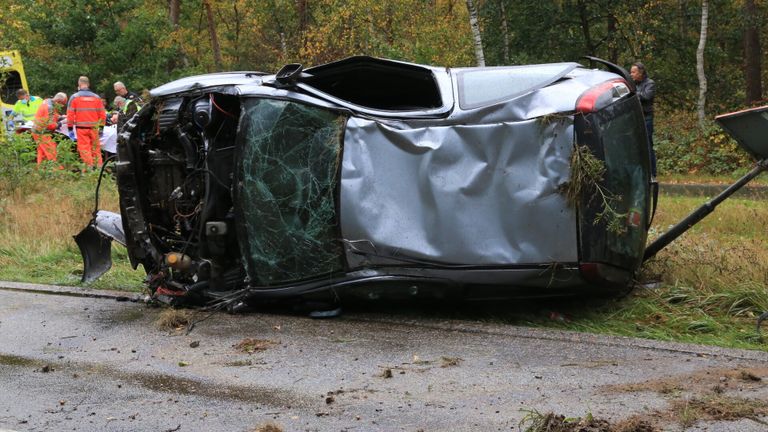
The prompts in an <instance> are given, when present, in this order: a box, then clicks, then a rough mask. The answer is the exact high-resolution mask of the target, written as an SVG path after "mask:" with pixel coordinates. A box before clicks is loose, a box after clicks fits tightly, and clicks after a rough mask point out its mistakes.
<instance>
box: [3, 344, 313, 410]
mask: <svg viewBox="0 0 768 432" xmlns="http://www.w3.org/2000/svg"><path fill="white" fill-rule="evenodd" d="M0 366H15V367H28V368H30V369H32V368H41V367H46V366H47V367H49V368H50V370H51V371H52V373H57V372H53V371H58V372H61V371H63V370H65V369H66V370H67V373H71V372H72V371H73V370H77V371H78V372H79V373H78V374H79V375H80V376H85V375H86V374H92V375H98V376H101V377H106V378H111V379H114V380H116V381H122V382H125V383H127V384H131V385H134V386H138V387H143V388H146V389H149V390H152V391H155V392H161V393H170V394H173V395H177V396H179V395H183V396H198V397H204V398H210V399H218V400H228V401H235V402H243V403H247V404H259V405H266V406H273V407H280V408H283V407H290V408H309V407H313V406H316V405H317V402H316V401H315V400H313V399H311V398H308V397H306V396H303V395H300V394H297V393H294V392H291V391H287V390H279V389H275V388H266V387H260V386H248V385H231V384H217V383H215V382H210V381H203V380H197V379H192V378H185V377H179V376H172V375H168V374H157V373H151V372H126V371H121V370H116V369H114V368H112V367H108V366H104V365H101V364H82V363H72V362H66V363H61V362H47V361H43V360H39V359H34V358H29V357H23V356H17V355H12V354H0Z"/></svg>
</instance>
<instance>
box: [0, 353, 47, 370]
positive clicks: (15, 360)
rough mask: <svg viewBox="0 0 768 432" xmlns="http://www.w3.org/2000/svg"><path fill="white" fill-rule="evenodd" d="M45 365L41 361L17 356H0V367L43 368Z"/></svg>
mask: <svg viewBox="0 0 768 432" xmlns="http://www.w3.org/2000/svg"><path fill="white" fill-rule="evenodd" d="M43 364H44V363H43V362H42V361H39V360H35V359H31V358H27V357H21V356H15V355H11V354H0V365H3V366H32V367H38V366H42V365H43Z"/></svg>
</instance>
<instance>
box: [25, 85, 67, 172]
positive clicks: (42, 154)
mask: <svg viewBox="0 0 768 432" xmlns="http://www.w3.org/2000/svg"><path fill="white" fill-rule="evenodd" d="M66 106H67V94H66V93H56V96H54V97H52V98H51V99H46V100H44V101H43V103H42V105H40V108H38V109H37V113H35V126H34V128H33V129H32V138H33V139H34V140H35V143H37V164H38V165H40V163H41V162H42V161H45V160H51V161H56V141H54V140H53V135H52V132H53V131H55V130H56V128H58V126H59V117H60V116H61V113H62V112H63V111H64V107H66Z"/></svg>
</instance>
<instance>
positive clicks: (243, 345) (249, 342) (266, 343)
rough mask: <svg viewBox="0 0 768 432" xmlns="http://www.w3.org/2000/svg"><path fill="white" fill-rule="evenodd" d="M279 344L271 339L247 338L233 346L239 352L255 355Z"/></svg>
mask: <svg viewBox="0 0 768 432" xmlns="http://www.w3.org/2000/svg"><path fill="white" fill-rule="evenodd" d="M279 343H280V342H277V341H273V340H269V339H254V338H245V339H243V340H241V341H240V342H238V343H237V344H235V345H233V346H234V347H235V349H236V350H238V351H241V352H244V353H248V354H253V353H255V352H256V351H266V350H267V349H269V348H271V347H273V346H275V345H278V344H279Z"/></svg>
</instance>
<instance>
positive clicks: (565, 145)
mask: <svg viewBox="0 0 768 432" xmlns="http://www.w3.org/2000/svg"><path fill="white" fill-rule="evenodd" d="M408 126H409V127H403V125H400V124H396V123H388V124H385V123H383V122H376V121H373V120H368V119H363V118H359V117H352V118H350V120H349V121H348V123H347V130H346V134H345V139H344V156H343V161H342V179H341V191H340V197H341V198H340V202H341V210H340V216H341V225H342V236H343V238H344V242H345V247H346V253H347V260H348V263H349V265H350V267H352V268H357V267H360V266H365V265H370V264H393V263H396V262H398V263H401V264H402V263H404V262H425V261H426V262H430V263H434V264H438V265H451V264H462V265H470V266H472V265H494V266H495V265H499V266H505V265H506V266H509V265H517V264H541V263H548V262H576V261H577V258H578V255H577V244H576V242H577V236H576V217H575V214H574V211H573V210H572V209H570V208H569V207H568V206H567V204H566V201H565V199H564V198H563V195H561V194H560V193H559V192H558V189H559V188H560V187H561V185H563V184H564V183H566V182H567V181H568V178H569V174H570V168H569V167H570V162H569V161H570V155H571V151H572V145H573V118H572V117H570V116H557V117H555V116H549V117H542V118H539V119H532V120H526V121H519V122H502V123H497V124H486V125H453V126H437V125H430V126H424V127H418V126H416V125H414V122H411V123H409V125H408Z"/></svg>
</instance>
